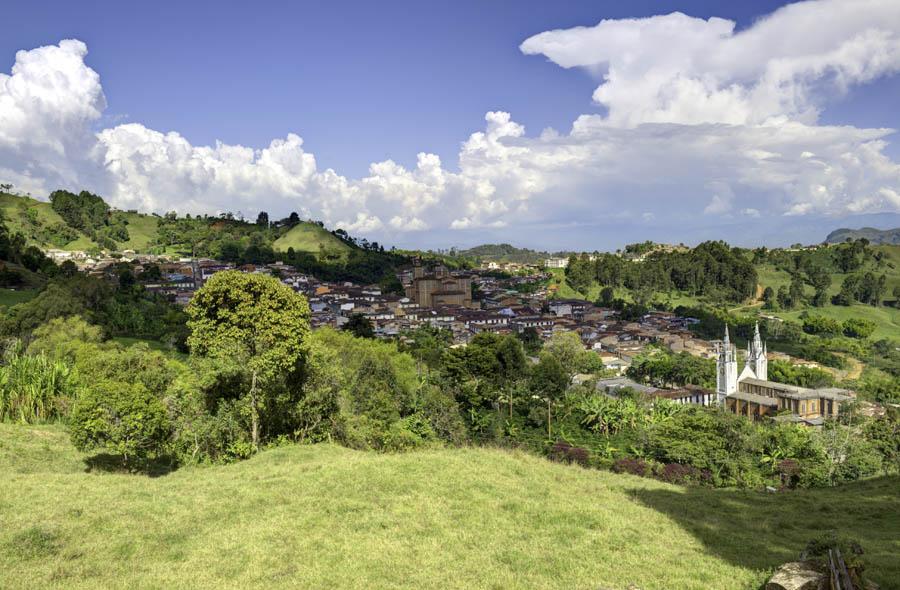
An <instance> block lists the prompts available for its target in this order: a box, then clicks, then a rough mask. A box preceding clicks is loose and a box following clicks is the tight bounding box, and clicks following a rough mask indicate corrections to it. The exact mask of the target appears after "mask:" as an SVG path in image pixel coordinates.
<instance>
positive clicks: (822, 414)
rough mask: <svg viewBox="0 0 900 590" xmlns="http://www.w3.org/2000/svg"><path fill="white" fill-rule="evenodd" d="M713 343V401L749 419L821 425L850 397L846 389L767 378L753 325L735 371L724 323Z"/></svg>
mask: <svg viewBox="0 0 900 590" xmlns="http://www.w3.org/2000/svg"><path fill="white" fill-rule="evenodd" d="M715 346H716V400H717V401H718V403H719V404H720V405H722V406H724V407H725V408H726V409H727V410H728V411H730V412H732V413H735V414H739V415H742V416H746V417H748V418H751V419H753V420H759V419H761V418H763V417H772V418H774V419H776V420H779V421H786V422H797V423H801V424H807V425H810V426H821V425H822V424H823V423H824V421H825V419H827V418H831V417H834V416H837V415H838V414H839V413H840V406H841V403H843V402H846V401H849V400H851V399H852V398H853V396H852V395H851V394H850V392H849V391H847V390H846V389H839V388H837V387H827V388H819V389H811V388H808V387H799V386H796V385H787V384H784V383H777V382H775V381H769V360H768V356H767V350H766V344H765V343H764V342H763V341H762V338H761V337H760V334H759V324H758V323H757V324H756V327H755V329H754V334H753V338H752V339H751V340H750V341H749V342H748V343H747V354H746V359H745V363H744V368H743V370H741V371H740V373H739V372H738V358H737V357H738V354H737V347H736V346H735V345H734V344H733V343H732V342H731V338H730V335H729V333H728V326H726V327H725V339H724V340H721V341H718V342H716V343H715Z"/></svg>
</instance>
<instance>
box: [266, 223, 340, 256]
mask: <svg viewBox="0 0 900 590" xmlns="http://www.w3.org/2000/svg"><path fill="white" fill-rule="evenodd" d="M320 245H322V246H325V248H327V249H328V250H332V251H335V252H346V251H348V250H349V249H350V246H348V245H347V244H345V243H344V242H342V241H341V240H339V239H338V238H336V237H334V236H333V235H332V234H331V233H330V232H329V231H328V230H326V229H324V228H322V227H319V226H318V225H316V224H314V223H306V222H302V223H299V224H297V225H295V226H294V227H292V228H291V229H290V231H288V232H287V233H286V234H284V235H283V236H281V237H280V238H278V239H277V240H275V243H274V248H275V250H277V251H281V252H286V251H287V249H288V248H293V249H294V250H295V251H297V252H312V253H313V254H318V253H319V246H320Z"/></svg>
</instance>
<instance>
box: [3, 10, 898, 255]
mask: <svg viewBox="0 0 900 590" xmlns="http://www.w3.org/2000/svg"><path fill="white" fill-rule="evenodd" d="M520 49H521V51H522V52H523V53H524V54H526V55H542V56H544V57H546V58H547V59H549V60H550V61H551V62H553V63H555V64H557V65H559V66H561V67H563V68H573V67H577V68H586V69H588V70H590V71H591V72H594V73H595V74H596V75H597V76H599V77H600V80H599V85H598V87H597V89H596V90H595V91H594V94H593V99H594V101H595V102H596V103H597V104H598V105H599V106H601V107H603V108H604V114H602V115H582V116H581V117H578V118H577V119H576V120H575V121H574V122H573V124H572V127H571V129H570V130H568V131H567V132H566V133H558V132H555V131H552V130H548V131H545V132H543V133H541V134H540V135H537V136H534V135H528V134H527V133H526V130H525V129H524V127H523V126H522V125H520V124H518V123H516V122H515V121H514V120H513V118H512V117H511V115H510V114H509V113H506V112H502V111H496V112H489V113H487V114H486V115H485V126H484V129H483V130H481V131H477V132H475V133H472V134H471V135H470V136H469V137H468V139H467V140H466V141H465V142H463V144H462V146H461V148H460V152H459V161H458V168H455V169H450V168H447V167H446V166H445V165H444V163H442V162H441V160H440V158H439V157H438V156H436V155H434V154H428V153H420V154H418V157H417V163H416V166H415V167H414V168H411V169H410V168H406V167H403V166H401V165H399V164H397V163H395V162H393V161H390V160H388V161H384V162H377V163H373V164H372V165H371V166H370V167H369V172H368V175H367V176H366V177H364V178H359V179H353V178H347V177H345V176H342V175H341V174H339V173H338V172H336V171H335V170H332V169H324V170H323V169H320V168H319V167H318V166H317V164H316V158H315V155H314V154H313V153H311V152H309V151H307V150H306V149H305V146H304V144H303V140H302V139H301V138H300V137H299V136H297V135H295V134H288V135H287V136H286V137H284V138H279V139H274V140H273V141H272V142H271V143H270V144H269V145H268V146H266V147H264V148H261V149H254V148H250V147H245V146H240V145H228V144H223V143H217V144H216V145H214V146H195V145H192V144H191V143H190V142H189V141H187V140H186V139H185V138H184V137H183V136H181V135H179V134H178V133H177V132H174V131H172V132H168V133H163V132H160V131H156V130H153V129H149V128H147V127H145V126H143V125H141V124H140V123H128V124H122V125H117V126H112V127H106V128H101V127H102V126H103V125H102V124H103V120H104V119H103V116H104V112H105V110H106V99H105V97H104V94H103V89H102V86H101V83H100V77H99V75H98V74H97V73H96V72H95V71H93V70H92V69H91V68H90V67H88V66H87V65H86V64H85V57H86V55H87V47H86V46H85V44H84V43H82V42H80V41H77V40H64V41H61V42H60V43H59V45H55V46H47V47H40V48H37V49H32V50H29V51H20V52H18V53H17V54H16V61H15V65H14V66H13V68H12V71H11V73H10V74H9V75H6V74H0V179H3V180H5V181H8V182H13V183H14V184H16V185H17V186H18V187H20V188H22V189H23V190H28V191H31V192H32V193H33V194H36V195H46V194H47V193H49V192H50V191H52V190H54V189H56V188H59V187H68V188H73V189H74V188H89V189H92V190H95V191H97V192H100V193H101V194H103V195H104V196H105V197H106V198H107V199H108V200H109V201H110V202H111V203H112V204H114V205H115V206H117V207H120V208H123V209H131V208H138V209H144V210H153V211H157V212H163V211H167V210H177V211H179V212H182V213H185V212H190V213H198V212H212V211H217V210H218V211H224V210H230V211H238V210H240V211H243V212H245V213H247V214H253V213H255V212H256V211H258V210H268V211H270V212H272V213H273V214H276V215H278V214H287V212H289V211H298V212H299V213H300V214H301V215H303V216H306V217H311V218H314V219H321V220H323V221H325V222H326V223H327V224H328V225H330V226H335V227H342V228H345V229H347V230H348V231H350V232H351V233H358V234H366V235H375V236H379V237H381V238H382V239H383V238H384V237H388V238H390V237H394V238H397V237H402V236H404V235H405V236H410V235H415V234H416V232H422V231H423V230H429V229H430V230H433V231H436V232H443V234H444V235H451V236H452V235H460V236H463V235H472V233H473V232H475V233H480V234H481V235H486V234H489V233H491V232H493V231H500V230H502V229H503V228H507V229H508V228H520V227H521V228H525V227H535V228H548V229H547V231H551V232H552V231H556V232H559V231H565V228H567V227H572V226H579V225H581V226H583V225H585V224H587V225H590V224H591V223H592V222H595V221H600V220H602V221H604V222H606V223H609V222H613V223H615V222H617V221H621V222H622V223H630V224H636V225H640V224H653V223H659V221H660V220H666V223H669V224H682V225H683V226H684V227H685V228H688V229H689V228H690V227H691V226H692V225H696V224H698V223H701V222H702V223H705V224H711V223H723V224H726V223H727V224H732V226H733V224H735V223H737V222H742V221H743V222H746V223H747V224H752V223H754V222H755V223H759V222H760V221H759V220H764V219H771V218H773V217H778V218H791V217H795V218H802V217H804V216H815V215H819V216H834V217H840V216H846V215H854V214H860V213H873V212H900V164H898V163H897V162H894V161H892V160H891V159H890V158H889V157H888V156H887V155H886V154H885V153H884V148H885V145H886V140H887V138H888V136H889V135H890V134H891V133H893V130H890V129H859V128H854V127H850V126H828V125H821V124H819V123H818V120H819V115H820V113H821V112H822V110H823V109H824V108H827V105H828V102H829V100H833V99H834V98H836V97H839V96H841V95H842V94H843V93H845V92H846V91H847V90H848V89H849V88H850V87H852V86H855V85H861V84H866V83H868V82H871V81H873V80H875V79H877V78H879V77H883V76H890V75H894V74H896V73H897V72H898V70H900V3H898V2H896V1H894V0H858V1H856V2H839V1H833V0H822V1H818V2H803V3H798V4H792V5H788V6H785V7H783V8H781V9H779V10H777V11H775V12H774V13H772V14H771V15H769V16H768V17H766V18H764V19H762V20H760V21H758V22H756V23H755V24H753V25H752V26H750V27H749V28H747V29H745V30H742V31H739V32H736V31H735V23H734V22H732V21H729V20H725V19H720V18H711V19H708V20H704V19H699V18H693V17H690V16H686V15H684V14H681V13H673V14H668V15H661V16H654V17H650V18H642V19H622V20H604V21H601V22H600V23H599V24H597V25H595V26H592V27H576V28H572V29H566V30H554V31H547V32H544V33H540V34H538V35H535V36H533V37H531V38H529V39H527V40H525V41H524V42H523V43H522V45H521V47H520ZM698 220H699V221H698Z"/></svg>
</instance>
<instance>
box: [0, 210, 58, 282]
mask: <svg viewBox="0 0 900 590" xmlns="http://www.w3.org/2000/svg"><path fill="white" fill-rule="evenodd" d="M13 265H15V266H13ZM16 267H21V268H24V269H26V270H29V271H33V272H43V273H46V274H55V273H56V270H57V268H56V265H55V264H54V263H53V261H52V260H50V259H49V258H47V257H46V256H44V253H43V252H41V250H40V249H39V248H36V247H34V246H29V245H28V244H27V240H26V239H25V236H23V235H22V234H21V233H12V232H10V231H9V229H8V228H7V227H6V222H5V219H4V217H3V212H2V211H0V287H18V286H20V285H22V284H23V283H24V282H25V276H24V274H23V273H22V272H21V269H20V268H16Z"/></svg>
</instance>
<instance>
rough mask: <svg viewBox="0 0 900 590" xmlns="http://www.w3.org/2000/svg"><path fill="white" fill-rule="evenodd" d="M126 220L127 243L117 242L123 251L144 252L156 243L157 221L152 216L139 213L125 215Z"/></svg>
mask: <svg viewBox="0 0 900 590" xmlns="http://www.w3.org/2000/svg"><path fill="white" fill-rule="evenodd" d="M124 215H125V218H126V219H127V220H128V241H127V242H119V247H120V248H121V249H123V250H136V251H138V252H141V251H146V250H147V247H148V246H149V245H151V244H153V243H155V242H156V239H157V237H158V233H157V228H158V226H159V221H158V220H157V218H156V217H154V216H153V215H142V214H140V213H125V214H124Z"/></svg>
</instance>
